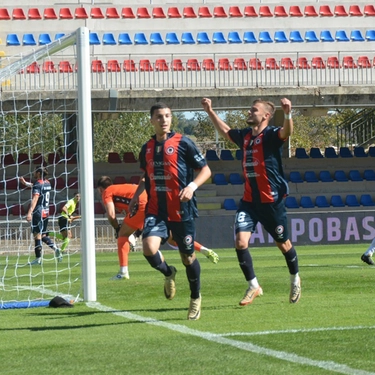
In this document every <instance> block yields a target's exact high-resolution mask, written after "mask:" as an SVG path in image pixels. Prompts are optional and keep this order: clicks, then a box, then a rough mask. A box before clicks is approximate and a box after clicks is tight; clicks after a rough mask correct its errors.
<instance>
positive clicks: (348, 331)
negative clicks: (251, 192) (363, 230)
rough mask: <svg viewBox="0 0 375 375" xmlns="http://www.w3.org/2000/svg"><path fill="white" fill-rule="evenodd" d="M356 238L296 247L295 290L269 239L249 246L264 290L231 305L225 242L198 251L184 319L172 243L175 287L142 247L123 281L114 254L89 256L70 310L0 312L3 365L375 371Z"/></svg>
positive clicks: (234, 286) (373, 301) (14, 370)
mask: <svg viewBox="0 0 375 375" xmlns="http://www.w3.org/2000/svg"><path fill="white" fill-rule="evenodd" d="M366 248H367V245H366V244H359V245H348V246H342V245H340V246H339V245H330V246H306V247H298V248H297V252H298V255H299V264H300V275H301V279H302V297H301V300H300V302H299V303H298V304H296V305H291V304H289V302H288V295H289V275H288V271H287V268H286V265H285V261H284V258H283V256H282V255H281V254H280V252H279V250H278V249H277V248H276V247H271V248H254V249H252V255H253V260H254V267H255V272H256V275H257V277H258V280H259V282H260V284H261V286H262V288H263V291H264V295H263V296H262V297H260V298H257V299H256V300H255V301H254V303H253V304H252V305H250V306H246V307H241V306H239V305H238V302H239V300H240V299H241V297H242V296H243V294H244V292H245V290H246V287H247V284H246V282H245V280H244V278H243V275H242V273H241V271H240V268H239V266H238V262H237V259H236V255H235V251H234V250H233V249H221V250H220V249H219V250H216V251H217V252H218V254H219V256H220V261H219V263H218V264H217V265H214V264H212V263H211V262H210V261H208V260H207V259H206V258H205V257H204V256H202V255H201V254H198V258H199V260H200V263H201V268H202V315H201V319H200V320H198V321H188V320H186V316H187V307H188V304H189V290H188V284H187V280H186V274H185V270H184V267H183V265H182V264H181V261H180V259H179V256H178V253H177V252H176V251H164V254H165V257H166V260H167V262H168V263H169V264H173V265H175V266H176V268H177V270H178V272H177V277H176V286H177V294H176V297H175V298H174V300H172V301H168V300H166V299H165V297H164V294H163V277H162V275H161V274H160V273H158V272H157V271H155V270H153V269H152V268H151V267H150V266H149V264H148V263H147V262H146V260H145V259H144V258H143V256H142V254H141V253H131V254H130V265H129V268H130V280H121V281H110V280H109V279H110V277H112V276H114V275H115V273H116V272H117V270H118V265H117V254H115V253H100V254H97V259H96V266H97V297H98V298H97V299H98V301H97V302H96V303H87V304H86V303H84V302H79V303H76V304H75V306H74V308H71V309H69V308H68V309H62V308H61V309H52V308H32V309H16V310H0V332H1V344H0V345H1V361H0V366H1V371H0V372H1V373H2V374H19V373H26V374H29V375H30V374H43V373H45V374H61V373H71V374H111V375H113V374H132V375H138V374H142V375H143V374H145V375H151V374H167V375H168V374H171V375H172V374H189V375H190V374H191V375H193V374H215V375H219V374H261V375H263V374H272V375H273V374H278V375H279V374H288V375H291V374H292V375H293V374H296V375H300V374H317V375H323V374H337V373H339V374H355V375H365V374H375V360H374V347H375V321H374V309H375V293H374V281H375V267H370V266H368V265H367V264H364V263H363V262H361V260H360V256H361V254H362V253H363V252H364V251H365V249H366Z"/></svg>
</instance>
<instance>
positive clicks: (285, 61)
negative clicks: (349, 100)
mask: <svg viewBox="0 0 375 375" xmlns="http://www.w3.org/2000/svg"><path fill="white" fill-rule="evenodd" d="M280 67H281V69H285V70H289V69H294V68H295V66H294V64H293V61H292V59H291V58H290V57H283V58H281V61H280Z"/></svg>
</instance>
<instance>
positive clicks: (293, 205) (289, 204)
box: [285, 197, 299, 208]
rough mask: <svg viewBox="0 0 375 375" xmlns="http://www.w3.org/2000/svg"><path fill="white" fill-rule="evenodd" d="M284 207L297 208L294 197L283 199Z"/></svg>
mask: <svg viewBox="0 0 375 375" xmlns="http://www.w3.org/2000/svg"><path fill="white" fill-rule="evenodd" d="M285 207H286V208H299V204H298V202H297V199H296V198H295V197H286V198H285Z"/></svg>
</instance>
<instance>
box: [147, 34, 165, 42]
mask: <svg viewBox="0 0 375 375" xmlns="http://www.w3.org/2000/svg"><path fill="white" fill-rule="evenodd" d="M150 43H151V44H164V40H163V38H162V36H161V34H160V33H151V34H150Z"/></svg>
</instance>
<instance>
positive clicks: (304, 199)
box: [300, 196, 315, 208]
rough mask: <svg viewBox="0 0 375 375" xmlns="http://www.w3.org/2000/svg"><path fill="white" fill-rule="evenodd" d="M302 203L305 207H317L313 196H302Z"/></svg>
mask: <svg viewBox="0 0 375 375" xmlns="http://www.w3.org/2000/svg"><path fill="white" fill-rule="evenodd" d="M300 205H301V207H303V208H314V207H315V205H314V203H313V201H312V199H311V197H309V196H303V197H301V200H300Z"/></svg>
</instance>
